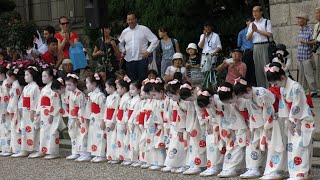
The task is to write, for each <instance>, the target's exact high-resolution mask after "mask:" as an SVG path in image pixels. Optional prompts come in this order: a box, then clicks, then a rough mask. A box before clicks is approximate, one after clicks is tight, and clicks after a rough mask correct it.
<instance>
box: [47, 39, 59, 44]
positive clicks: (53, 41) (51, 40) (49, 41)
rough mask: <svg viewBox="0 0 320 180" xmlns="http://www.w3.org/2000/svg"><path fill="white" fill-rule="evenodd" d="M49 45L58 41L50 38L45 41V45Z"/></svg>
mask: <svg viewBox="0 0 320 180" xmlns="http://www.w3.org/2000/svg"><path fill="white" fill-rule="evenodd" d="M51 43H57V44H58V40H57V39H56V38H54V37H51V38H49V39H48V40H47V45H48V46H49V45H50V44H51Z"/></svg>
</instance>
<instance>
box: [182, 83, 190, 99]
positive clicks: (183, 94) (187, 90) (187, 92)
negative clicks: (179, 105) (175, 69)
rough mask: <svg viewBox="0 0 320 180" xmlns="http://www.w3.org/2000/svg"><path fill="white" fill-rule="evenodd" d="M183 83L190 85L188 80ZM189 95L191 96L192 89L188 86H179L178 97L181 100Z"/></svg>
mask: <svg viewBox="0 0 320 180" xmlns="http://www.w3.org/2000/svg"><path fill="white" fill-rule="evenodd" d="M184 84H188V85H189V86H191V84H190V83H189V82H185V83H184ZM191 96H193V95H192V89H189V88H181V89H180V98H181V99H182V100H186V99H188V98H189V97H191Z"/></svg>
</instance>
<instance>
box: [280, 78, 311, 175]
mask: <svg viewBox="0 0 320 180" xmlns="http://www.w3.org/2000/svg"><path fill="white" fill-rule="evenodd" d="M280 92H281V100H280V102H279V117H281V118H285V119H286V121H287V123H288V124H289V123H294V124H295V128H294V129H295V132H294V135H292V134H291V132H290V129H288V145H287V151H288V170H289V175H290V177H291V178H295V177H304V178H307V177H308V176H310V172H311V162H312V150H313V143H312V136H313V133H314V129H315V122H314V119H313V116H312V112H311V109H310V107H309V105H308V104H307V100H306V95H305V92H304V90H303V88H302V86H301V85H300V84H299V83H298V82H296V81H293V80H291V79H290V78H287V81H286V86H285V87H283V88H281V89H280ZM297 120H301V135H300V136H299V135H298V133H297V131H296V128H297V126H296V121H297ZM289 127H290V126H289Z"/></svg>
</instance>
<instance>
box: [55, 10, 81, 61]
mask: <svg viewBox="0 0 320 180" xmlns="http://www.w3.org/2000/svg"><path fill="white" fill-rule="evenodd" d="M59 24H60V28H61V31H60V32H59V33H57V34H55V35H54V37H55V38H56V39H58V49H59V50H60V51H63V58H64V59H68V58H70V55H69V48H70V46H72V47H74V46H75V44H76V43H77V42H78V41H79V36H78V34H77V33H75V32H71V30H70V22H69V19H68V18H67V17H66V16H61V17H60V18H59Z"/></svg>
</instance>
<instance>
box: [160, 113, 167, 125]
mask: <svg viewBox="0 0 320 180" xmlns="http://www.w3.org/2000/svg"><path fill="white" fill-rule="evenodd" d="M161 117H162V120H163V123H167V122H168V121H167V119H164V112H163V111H161Z"/></svg>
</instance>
